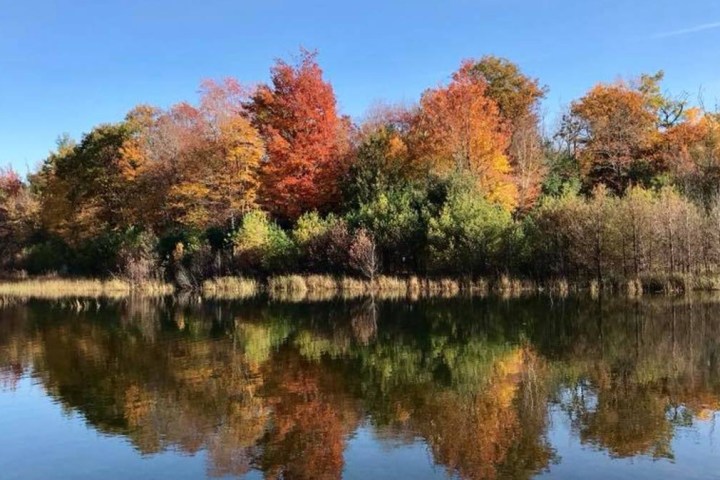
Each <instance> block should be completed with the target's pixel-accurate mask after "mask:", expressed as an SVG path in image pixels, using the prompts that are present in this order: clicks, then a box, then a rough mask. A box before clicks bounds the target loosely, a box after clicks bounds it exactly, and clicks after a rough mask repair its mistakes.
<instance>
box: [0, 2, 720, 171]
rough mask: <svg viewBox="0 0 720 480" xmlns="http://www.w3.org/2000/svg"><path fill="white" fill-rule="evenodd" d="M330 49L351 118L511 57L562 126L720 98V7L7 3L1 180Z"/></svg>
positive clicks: (0, 46) (1, 5)
mask: <svg viewBox="0 0 720 480" xmlns="http://www.w3.org/2000/svg"><path fill="white" fill-rule="evenodd" d="M300 45H303V46H305V47H307V48H310V49H318V50H319V52H320V57H319V61H320V63H321V65H322V66H323V68H324V70H325V74H326V77H327V78H328V79H329V80H330V81H331V82H332V83H333V85H334V87H335V91H336V94H337V96H338V100H339V104H340V107H341V109H342V111H343V112H345V113H348V114H350V115H352V116H354V117H359V116H361V115H362V114H363V112H364V111H365V109H366V108H367V106H368V105H370V104H372V103H373V102H374V101H376V100H380V99H384V100H389V101H406V102H412V101H415V100H417V98H418V97H419V95H420V93H421V92H422V91H423V90H424V89H425V88H427V87H430V86H435V85H437V84H439V83H441V82H444V81H446V80H447V79H448V76H449V74H450V73H451V72H452V71H453V70H454V69H455V68H456V67H457V66H458V64H459V62H460V61H461V60H462V59H464V58H469V57H480V56H482V55H483V54H488V53H492V54H496V55H501V56H505V57H508V58H510V59H511V60H513V61H515V62H517V63H519V64H520V66H521V67H522V68H523V69H524V70H525V71H526V72H528V73H530V74H531V75H533V76H537V77H539V78H540V80H541V81H542V82H543V83H544V84H546V85H548V87H549V88H550V95H549V96H548V99H547V101H546V102H545V108H546V110H547V111H548V112H550V116H552V114H553V113H554V112H557V111H558V110H559V108H560V106H561V105H564V104H567V103H569V102H570V101H571V100H572V99H574V98H576V97H578V96H580V95H582V93H583V92H584V91H585V90H587V88H588V87H590V86H591V85H592V84H594V83H595V82H597V81H612V80H614V79H616V78H617V77H618V76H635V75H637V74H640V73H642V72H653V71H656V70H658V69H664V70H665V72H666V83H665V86H666V87H667V88H668V89H670V90H671V91H674V92H682V91H686V92H688V93H689V94H690V96H691V97H692V98H693V99H694V98H696V96H697V93H698V91H699V89H700V88H701V87H702V89H703V90H704V96H705V101H706V104H707V105H710V106H714V105H715V103H716V102H717V100H718V99H719V98H720V1H717V0H681V1H678V0H632V1H631V0H606V1H602V0H473V1H471V0H443V1H438V0H415V1H403V2H401V1H391V0H364V1H358V2H350V1H347V2H346V1H337V0H335V1H301V0H282V1H281V0H263V1H261V2H256V1H241V0H234V1H227V0H204V1H198V0H122V1H121V0H0V165H7V164H8V163H10V164H12V165H14V166H15V167H16V168H17V169H19V170H20V171H21V172H22V173H25V172H26V171H27V168H28V167H29V168H30V169H33V168H34V167H35V166H36V165H37V163H38V162H39V161H40V160H42V159H43V158H44V157H45V156H46V155H47V153H48V151H49V150H51V149H52V148H53V147H54V144H55V140H56V138H57V137H58V136H59V135H60V134H61V133H63V132H67V133H69V134H71V135H72V136H73V137H76V138H78V137H79V136H80V134H81V133H82V132H85V131H87V130H89V129H90V128H91V127H92V126H93V125H95V124H97V123H100V122H105V121H116V120H119V119H121V118H122V117H123V116H124V114H125V112H126V111H127V110H129V109H130V108H131V107H132V106H133V105H135V104H137V103H151V104H155V105H159V106H168V105H170V104H172V103H175V102H177V101H180V100H193V101H194V100H195V99H196V98H197V93H196V92H197V86H198V84H199V83H200V81H201V80H202V79H203V78H209V77H210V78H217V77H225V76H234V77H236V78H238V79H239V80H240V81H242V82H246V83H257V82H260V81H266V80H267V78H268V69H269V67H270V66H271V65H272V63H273V59H274V58H276V57H288V56H290V55H292V54H294V53H295V52H296V51H297V49H298V46H300Z"/></svg>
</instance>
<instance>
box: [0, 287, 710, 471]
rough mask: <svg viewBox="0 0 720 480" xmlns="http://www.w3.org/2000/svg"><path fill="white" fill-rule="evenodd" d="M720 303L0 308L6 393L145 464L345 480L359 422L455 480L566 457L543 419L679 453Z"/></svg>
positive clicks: (697, 405)
mask: <svg viewBox="0 0 720 480" xmlns="http://www.w3.org/2000/svg"><path fill="white" fill-rule="evenodd" d="M719 307H720V304H718V303H716V302H715V301H713V300H704V299H693V300H689V299H683V300H677V299H676V300H671V299H666V298H656V299H645V300H642V301H628V300H612V301H608V300H605V301H604V302H602V303H599V302H592V301H579V300H567V301H564V302H562V303H557V302H555V303H551V302H550V301H549V300H545V299H523V300H513V301H501V300H493V299H485V300H474V301H471V300H434V301H427V302H421V303H396V302H374V301H370V300H366V301H358V302H351V303H342V302H334V303H333V302H326V303H315V304H282V303H270V304H266V303H264V302H261V301H255V302H249V303H242V304H238V303H230V302H226V303H223V302H218V303H202V304H199V303H198V304H192V303H179V302H177V301H172V300H162V301H158V300H155V301H137V300H136V301H124V302H119V303H103V304H98V305H96V306H93V308H86V309H83V310H82V311H76V309H73V308H71V307H70V306H69V305H67V304H65V305H63V304H52V303H43V302H34V303H33V302H31V303H29V304H27V305H14V306H8V307H6V308H4V309H1V310H0V388H1V389H4V390H5V391H6V392H7V391H11V390H13V389H14V388H16V386H17V385H18V382H19V381H20V380H21V379H22V378H23V376H28V375H29V376H32V377H33V378H35V379H37V381H39V382H40V383H41V384H42V386H43V388H44V389H45V391H46V392H47V395H49V396H51V397H52V398H53V399H55V400H56V401H57V402H59V403H60V404H61V405H62V406H63V407H64V408H65V409H68V410H71V411H74V412H78V413H80V414H81V415H82V417H83V418H84V419H86V421H87V423H88V425H89V426H90V427H92V428H94V429H96V430H98V431H101V432H103V433H106V434H110V435H117V436H123V437H124V438H127V439H129V441H131V442H132V444H133V445H134V447H135V448H136V449H137V450H138V451H139V452H140V453H142V454H146V455H150V454H156V453H158V452H163V451H167V450H176V451H180V452H183V453H187V454H195V453H197V452H201V451H203V452H207V462H208V464H207V474H208V475H209V476H242V475H244V474H246V473H248V472H250V471H251V470H259V471H262V472H263V473H264V476H265V478H283V479H337V478H341V477H342V476H343V473H344V469H345V468H346V463H345V458H344V455H345V452H346V449H347V447H348V442H349V441H350V439H351V438H352V436H353V434H354V432H357V431H358V429H360V428H361V427H369V428H371V429H372V431H373V432H374V438H375V441H377V442H386V443H387V444H398V443H401V444H402V443H408V444H410V443H416V442H418V441H420V442H423V443H424V444H425V445H426V446H427V449H428V451H429V452H430V454H431V457H432V459H433V461H434V462H435V463H436V464H438V465H440V466H441V468H443V469H445V470H446V472H447V473H448V474H449V475H451V476H456V477H459V478H463V479H494V478H513V479H516V478H517V479H522V478H531V477H532V476H534V475H535V474H537V473H539V472H542V471H547V470H549V469H550V470H551V469H552V466H553V465H554V464H557V463H561V462H563V461H564V459H563V458H562V457H561V456H560V455H559V454H558V453H557V452H556V450H555V448H554V447H553V445H552V444H551V442H550V440H549V438H550V434H551V433H552V432H553V429H554V428H556V426H555V425H553V423H552V422H551V420H550V414H549V411H550V409H555V410H557V411H560V412H562V415H563V418H565V420H566V421H567V422H568V424H569V425H570V429H571V432H572V435H573V439H574V441H575V442H578V443H579V444H581V445H583V446H585V447H587V448H591V449H595V450H597V451H600V452H604V453H606V454H607V455H608V456H609V457H611V458H632V457H638V456H643V457H648V458H655V459H659V460H660V461H667V460H672V459H674V457H675V452H674V443H673V442H674V441H677V435H676V433H677V431H678V429H688V428H693V426H694V425H696V424H697V423H698V422H714V420H715V413H716V411H717V410H718V409H720V405H719V403H718V402H719V401H720V382H719V380H720V376H719V373H720V371H719V369H718V359H719V357H718V353H720V344H719V343H718V340H719V339H720V319H719V318H718V316H717V312H718V311H720V308H719ZM609 461H611V460H609ZM345 473H347V472H346V471H345ZM391 473H392V472H388V476H389V477H392V474H391Z"/></svg>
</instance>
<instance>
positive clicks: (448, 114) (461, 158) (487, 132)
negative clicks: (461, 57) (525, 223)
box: [412, 63, 517, 209]
mask: <svg viewBox="0 0 720 480" xmlns="http://www.w3.org/2000/svg"><path fill="white" fill-rule="evenodd" d="M471 69H472V64H470V63H465V64H463V65H462V67H461V68H460V70H458V71H457V72H455V74H453V78H452V81H451V82H450V84H449V85H447V86H446V87H439V88H435V89H431V90H427V91H426V92H425V93H424V94H423V96H422V99H421V100H420V110H419V112H418V115H417V117H416V120H415V123H414V125H413V133H412V142H413V152H414V154H415V155H417V157H418V158H420V159H422V160H423V162H424V164H425V165H426V168H427V169H428V170H429V171H430V172H433V173H436V174H439V175H442V176H448V175H450V174H453V173H464V174H469V175H471V176H473V177H474V178H475V179H476V181H477V183H478V185H479V186H480V187H481V188H482V189H483V190H484V192H485V193H486V195H487V196H488V198H489V199H491V201H493V202H496V203H498V204H501V205H503V206H504V207H506V208H509V209H512V208H514V207H515V205H516V204H517V188H516V186H515V184H514V183H513V182H512V177H511V174H512V169H511V166H510V162H509V160H508V157H507V155H506V154H505V152H506V149H507V146H508V142H509V134H508V130H507V125H506V124H505V123H504V122H503V121H502V119H501V116H500V112H499V109H498V106H497V104H496V103H495V102H494V101H493V100H491V99H490V98H488V96H487V95H486V91H487V86H486V84H485V83H484V82H480V81H478V80H477V79H476V78H475V76H474V75H472V71H471Z"/></svg>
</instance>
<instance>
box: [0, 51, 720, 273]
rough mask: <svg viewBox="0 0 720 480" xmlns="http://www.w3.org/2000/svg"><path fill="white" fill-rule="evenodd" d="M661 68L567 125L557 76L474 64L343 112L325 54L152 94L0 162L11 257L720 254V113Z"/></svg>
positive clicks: (412, 259) (696, 265)
mask: <svg viewBox="0 0 720 480" xmlns="http://www.w3.org/2000/svg"><path fill="white" fill-rule="evenodd" d="M662 79H663V74H662V72H658V73H657V74H654V75H641V76H640V77H639V78H637V79H631V80H618V81H615V82H612V83H600V84H598V85H596V86H594V87H592V88H591V89H590V90H589V91H588V92H587V93H586V94H585V95H584V96H583V97H581V98H579V99H577V100H575V101H573V102H572V103H571V104H570V105H569V106H568V108H567V109H566V111H565V112H564V114H563V115H562V116H561V118H560V120H559V121H558V125H557V127H556V128H555V129H553V131H550V132H549V131H548V129H547V128H545V127H544V125H543V118H542V115H541V102H542V100H543V98H544V97H545V95H546V93H547V87H545V86H543V85H542V84H541V83H540V81H539V80H538V79H535V78H532V77H531V76H528V75H527V74H525V73H524V72H522V71H521V69H520V68H519V67H518V66H517V65H516V64H514V63H512V62H510V61H509V60H506V59H503V58H498V57H494V56H485V57H482V58H480V59H478V60H467V61H464V62H463V63H462V64H461V65H460V67H459V68H458V70H457V71H456V72H455V73H453V74H452V76H451V78H450V80H449V81H448V82H447V83H446V84H443V85H439V86H437V87H434V88H430V89H428V90H426V91H425V92H424V93H423V94H422V95H421V97H420V99H419V101H418V102H417V104H414V105H388V104H378V105H375V106H373V107H372V108H370V109H369V111H368V113H367V114H366V115H365V117H364V118H363V119H362V121H358V122H353V121H352V120H351V119H350V118H349V117H347V116H344V115H342V114H341V113H340V112H339V111H338V107H337V102H336V98H335V94H334V91H333V87H332V85H331V84H330V83H329V82H328V81H327V80H326V79H324V77H323V72H322V69H321V68H320V66H319V64H318V62H317V56H316V54H315V53H314V52H309V51H305V50H301V52H300V54H299V55H298V56H297V58H295V59H293V60H292V61H284V60H278V61H277V62H276V63H275V65H274V67H273V68H272V70H271V81H270V83H269V84H266V85H260V86H257V87H252V88H251V87H248V86H244V85H242V84H240V83H239V82H238V81H236V80H234V79H225V80H223V81H206V82H204V83H203V84H202V86H201V95H200V99H199V101H198V102H197V103H196V104H191V103H188V102H182V103H179V104H177V105H174V106H172V107H170V108H167V109H161V108H156V107H152V106H148V105H140V106H137V107H135V108H133V109H132V110H131V111H130V112H129V113H128V114H127V115H126V117H125V118H124V119H123V120H122V121H120V122H117V123H108V124H102V125H98V126H96V127H94V128H93V129H92V130H91V131H90V132H88V133H86V134H84V135H83V136H82V138H81V139H80V140H79V141H75V140H73V139H71V138H69V137H67V136H64V137H62V138H61V139H60V140H59V141H58V144H57V148H56V149H55V151H53V152H51V153H50V154H49V156H48V157H47V158H46V159H45V160H44V161H43V163H42V164H41V166H40V167H39V168H38V169H37V170H36V171H35V172H33V173H32V174H30V175H29V176H28V178H27V179H22V178H21V177H20V176H19V175H17V174H16V173H15V172H13V171H12V170H10V169H5V170H3V171H2V172H1V173H0V270H2V271H5V272H17V271H25V272H28V273H30V274H44V273H50V272H56V273H60V274H67V275H94V276H106V275H123V276H125V277H127V278H129V279H130V280H133V281H138V282H139V281H143V280H145V279H148V278H151V277H163V276H164V277H170V278H172V279H174V280H176V281H177V282H178V283H181V284H182V285H187V286H193V285H197V284H199V282H200V281H201V280H202V279H203V278H208V277H212V276H218V275H255V276H266V275H273V274H280V273H328V274H356V275H364V276H367V277H370V278H372V276H374V275H375V274H377V273H380V272H382V273H387V274H396V275H404V274H422V275H428V276H433V275H456V276H499V275H515V276H523V277H530V278H533V279H550V278H557V277H566V278H572V279H596V280H598V281H601V282H605V281H616V280H619V279H632V278H639V277H641V276H652V275H674V274H683V275H685V274H714V273H716V272H717V270H718V267H719V266H720V243H719V242H718V238H719V237H720V206H719V205H720V204H719V203H718V200H717V199H718V186H719V185H720V114H718V113H717V112H715V111H711V110H708V109H706V108H705V107H704V106H703V105H699V106H694V105H692V104H691V103H690V102H689V101H688V100H687V98H686V96H683V95H680V96H674V95H670V94H668V93H666V92H665V91H663V89H662Z"/></svg>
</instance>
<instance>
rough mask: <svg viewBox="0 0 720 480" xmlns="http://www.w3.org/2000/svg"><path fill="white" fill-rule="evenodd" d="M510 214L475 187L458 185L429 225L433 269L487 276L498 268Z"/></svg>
mask: <svg viewBox="0 0 720 480" xmlns="http://www.w3.org/2000/svg"><path fill="white" fill-rule="evenodd" d="M510 225H511V217H510V214H509V213H508V212H507V211H505V210H504V209H502V208H501V207H499V206H497V205H493V204H492V203H490V202H489V201H488V200H487V199H486V198H485V197H484V196H483V195H482V194H481V193H479V192H478V191H477V189H476V188H474V186H473V185H465V184H462V183H455V184H453V185H452V186H451V189H450V192H449V194H448V197H447V200H446V202H445V204H444V205H443V207H442V209H441V210H440V213H439V214H438V216H437V217H433V218H431V219H430V222H429V225H428V258H429V263H430V265H431V266H432V268H433V270H435V271H440V272H447V273H454V274H463V273H470V274H473V273H475V274H477V273H488V272H489V271H490V270H491V266H493V265H497V260H498V259H499V258H498V257H499V253H500V250H501V247H502V240H503V236H504V234H505V232H506V230H507V229H508V228H509V227H510Z"/></svg>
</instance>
